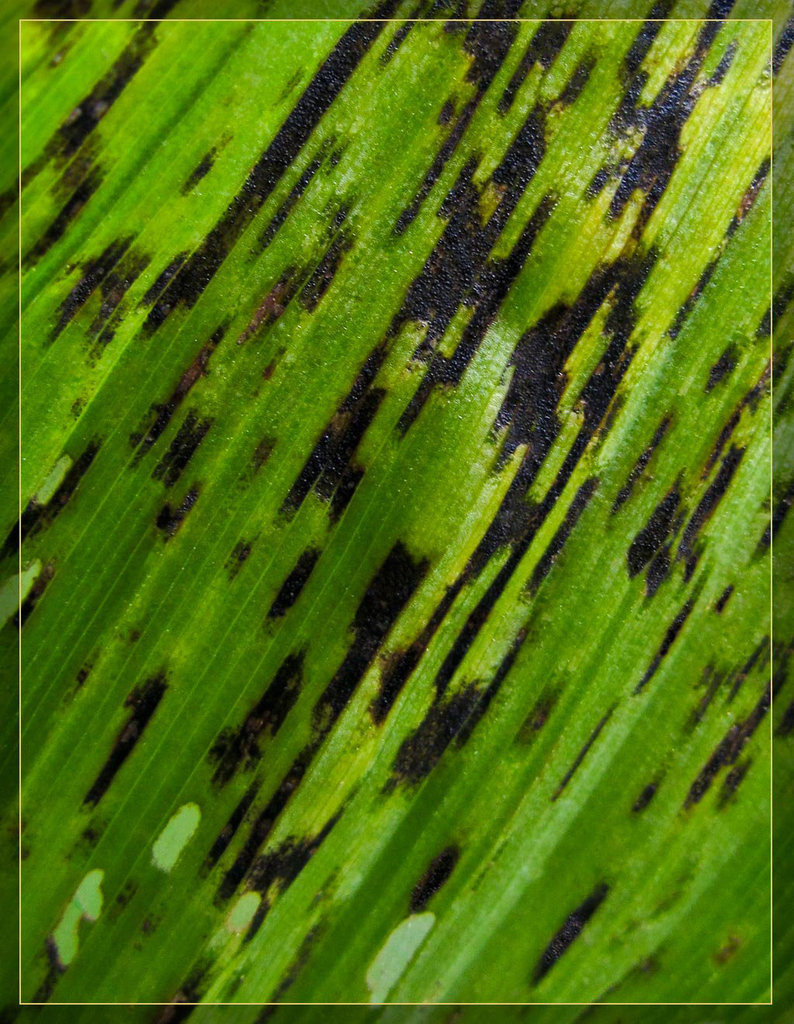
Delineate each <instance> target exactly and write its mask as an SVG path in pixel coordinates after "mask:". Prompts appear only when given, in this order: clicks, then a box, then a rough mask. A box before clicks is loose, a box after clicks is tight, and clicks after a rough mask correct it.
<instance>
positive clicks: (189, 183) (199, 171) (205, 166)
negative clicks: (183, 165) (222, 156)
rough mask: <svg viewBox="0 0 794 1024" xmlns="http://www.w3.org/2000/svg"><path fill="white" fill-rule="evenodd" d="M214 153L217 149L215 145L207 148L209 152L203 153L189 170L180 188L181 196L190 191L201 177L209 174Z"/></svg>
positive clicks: (213, 160)
mask: <svg viewBox="0 0 794 1024" xmlns="http://www.w3.org/2000/svg"><path fill="white" fill-rule="evenodd" d="M216 153H217V149H216V147H215V146H213V147H212V148H211V149H210V150H209V152H207V153H205V154H204V156H203V157H202V158H201V160H200V161H199V163H198V164H197V166H196V167H194V168H193V170H192V171H191V172H190V174H189V175H188V178H187V180H186V181H185V183H184V185H183V186H182V188H181V192H182V195H183V196H186V195H187V194H188V193H189V192H192V191H193V189H194V188H195V187H196V185H198V183H199V182H200V181H201V179H202V178H205V177H206V176H207V175H208V174H209V172H210V171H211V170H212V166H213V164H214V163H215V156H216Z"/></svg>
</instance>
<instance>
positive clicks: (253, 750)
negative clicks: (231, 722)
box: [210, 651, 304, 786]
mask: <svg viewBox="0 0 794 1024" xmlns="http://www.w3.org/2000/svg"><path fill="white" fill-rule="evenodd" d="M303 658H304V652H303V651H301V652H299V653H298V654H290V655H288V656H287V657H286V658H285V659H284V661H283V662H282V663H281V666H280V667H279V669H278V671H277V672H276V674H275V676H274V677H273V679H272V681H271V682H270V684H269V685H268V687H267V689H266V690H265V692H264V693H263V694H262V696H261V697H260V698H259V700H258V701H257V702H256V704H255V705H254V706H253V707H252V708H251V710H250V711H249V713H248V715H247V716H246V718H245V721H244V722H243V724H242V725H241V726H240V727H239V728H238V729H234V730H232V729H224V730H223V732H222V733H221V734H220V736H219V737H218V739H217V740H216V741H215V743H214V744H213V747H212V749H211V750H210V760H211V761H214V762H215V763H216V765H217V767H216V769H215V773H214V774H213V776H212V781H213V782H214V783H215V784H216V785H218V786H225V785H226V784H227V783H228V782H230V781H231V779H232V778H234V776H235V775H236V773H237V772H238V770H240V769H241V768H242V769H243V770H244V771H250V770H251V769H252V768H254V766H255V765H256V764H257V762H258V761H259V760H260V759H261V757H262V753H261V751H260V749H259V738H260V736H262V735H263V734H264V733H265V732H267V734H268V735H269V736H271V737H273V736H275V735H276V733H277V732H278V730H279V729H280V728H281V726H282V724H283V723H284V719H285V718H286V717H287V715H288V714H289V712H290V710H291V709H292V707H293V705H294V704H295V701H296V700H297V699H298V696H299V694H300V691H301V686H302V683H303Z"/></svg>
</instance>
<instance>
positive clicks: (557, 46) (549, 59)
mask: <svg viewBox="0 0 794 1024" xmlns="http://www.w3.org/2000/svg"><path fill="white" fill-rule="evenodd" d="M572 28H573V23H572V22H570V21H554V20H549V21H543V22H541V23H540V25H539V26H538V29H537V31H536V32H535V34H534V35H533V37H532V38H531V39H530V41H529V44H528V46H527V48H526V50H525V51H524V54H523V56H522V57H521V60H520V61H519V63H518V67H517V68H516V70H515V71H514V72H513V76H512V78H511V79H510V81H509V83H508V85H507V88H506V89H505V91H504V92H503V93H502V96H501V97H500V99H499V107H498V109H499V113H500V114H506V113H507V112H508V110H509V109H510V108H511V107H512V105H513V103H514V102H515V98H516V96H517V95H518V90H519V89H520V88H521V86H522V85H523V84H524V81H525V79H526V77H527V75H528V74H529V72H530V71H531V70H532V68H533V67H534V66H535V64H539V65H540V66H541V67H542V68H543V69H544V70H545V69H547V68H550V67H551V65H552V64H553V63H554V61H555V60H556V59H557V57H558V55H559V54H560V51H561V50H562V48H563V46H564V45H565V42H566V40H567V39H568V36H569V35H570V33H571V29H572Z"/></svg>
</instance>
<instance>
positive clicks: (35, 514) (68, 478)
mask: <svg viewBox="0 0 794 1024" xmlns="http://www.w3.org/2000/svg"><path fill="white" fill-rule="evenodd" d="M101 443H102V442H101V441H100V440H99V438H94V439H93V440H91V441H89V443H88V445H87V446H86V447H85V448H84V449H83V451H82V452H81V453H80V455H79V456H78V457H77V459H75V461H74V462H73V463H72V465H71V466H70V467H69V469H68V470H67V471H66V474H65V476H64V478H63V480H62V481H61V483H60V484H59V485H58V488H57V489H56V491H55V493H54V494H53V495H52V497H51V498H50V499H49V501H47V502H45V503H43V504H42V503H40V502H38V501H36V499H35V497H33V498H31V499H30V501H29V502H28V503H27V505H26V506H25V510H24V511H23V513H22V516H21V517H20V520H19V522H18V523H16V524H15V525H14V527H13V528H12V530H11V532H10V533H9V534H8V536H7V537H6V540H5V543H4V544H3V549H2V551H0V558H6V557H8V556H9V555H13V554H16V552H17V550H18V548H19V541H20V537H21V540H22V541H23V542H24V541H25V540H26V539H27V538H28V537H33V536H35V535H36V534H37V533H38V532H39V531H40V530H44V529H46V528H47V527H48V526H50V525H52V523H53V522H54V520H55V519H56V517H57V516H58V515H59V514H60V513H61V512H62V511H63V509H64V508H65V507H66V505H67V504H68V502H69V501H70V500H71V498H72V497H73V495H74V493H75V491H76V490H77V487H78V485H79V483H80V481H81V480H82V478H83V477H84V476H85V474H86V473H87V472H88V469H89V467H90V466H91V463H92V462H93V461H94V459H95V458H96V456H97V452H98V451H99V448H100V445H101Z"/></svg>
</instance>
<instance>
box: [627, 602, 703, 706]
mask: <svg viewBox="0 0 794 1024" xmlns="http://www.w3.org/2000/svg"><path fill="white" fill-rule="evenodd" d="M696 600H697V595H694V596H693V597H690V598H689V600H688V601H687V602H686V603H685V604H684V606H683V608H682V609H681V610H680V611H679V613H678V614H677V615H676V617H675V618H674V619H673V621H672V622H671V623H670V625H669V626H668V627H667V631H666V632H665V634H664V638H663V640H662V642H661V644H660V646H659V650H658V651H657V652H656V654H655V655H654V656H653V658H652V659H651V663H650V665H649V666H648V668H647V669H646V670H645V674H644V675H643V677H642V679H641V680H640V681H639V682H638V683H637V685H636V686H635V687H634V693H635V694H637V693H640V692H641V691H642V690H644V689H645V687H646V686H647V685H648V683H649V682H650V681H651V679H653V677H654V676H655V675H656V673H657V672H658V670H659V667H660V665H661V664H662V662H663V661H664V659H665V658H666V657H667V655H668V654H669V652H670V648H671V647H672V646H673V644H674V643H675V641H676V639H677V638H678V634H679V633H680V632H681V630H682V629H683V628H684V623H685V622H686V620H687V619H688V618H689V616H690V615H691V614H692V609H693V608H694V607H695V601H696Z"/></svg>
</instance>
